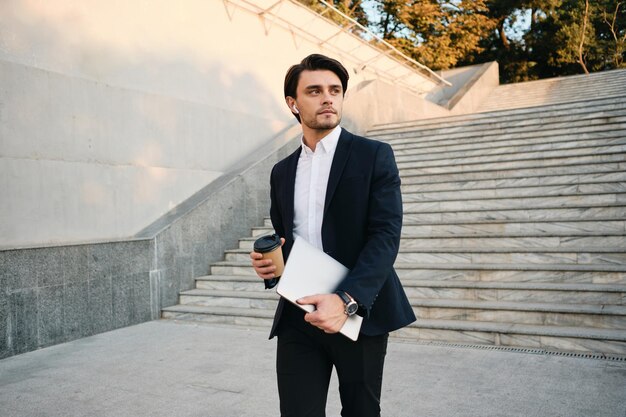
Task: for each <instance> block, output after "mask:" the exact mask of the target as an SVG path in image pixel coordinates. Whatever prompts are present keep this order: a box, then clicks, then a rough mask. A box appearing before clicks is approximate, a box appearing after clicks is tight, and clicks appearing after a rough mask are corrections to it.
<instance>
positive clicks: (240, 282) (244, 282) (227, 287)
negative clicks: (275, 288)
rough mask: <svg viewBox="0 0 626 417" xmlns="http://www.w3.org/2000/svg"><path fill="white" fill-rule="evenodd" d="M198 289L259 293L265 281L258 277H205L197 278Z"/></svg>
mask: <svg viewBox="0 0 626 417" xmlns="http://www.w3.org/2000/svg"><path fill="white" fill-rule="evenodd" d="M196 288H197V289H201V290H221V291H259V290H260V289H262V288H263V280H262V279H261V278H259V277H257V276H256V275H254V276H252V275H249V276H246V275H205V276H201V277H197V278H196Z"/></svg>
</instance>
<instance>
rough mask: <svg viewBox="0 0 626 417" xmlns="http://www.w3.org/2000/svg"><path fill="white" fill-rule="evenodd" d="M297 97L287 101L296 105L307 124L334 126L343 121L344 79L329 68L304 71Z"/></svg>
mask: <svg viewBox="0 0 626 417" xmlns="http://www.w3.org/2000/svg"><path fill="white" fill-rule="evenodd" d="M296 94H297V98H296V99H293V98H291V97H288V100H287V104H289V107H290V108H292V111H293V106H294V105H295V106H297V108H298V111H299V114H300V120H301V122H302V124H303V125H304V126H307V127H308V128H310V129H314V130H330V129H334V128H335V127H336V126H337V125H338V124H339V122H340V121H341V110H342V107H343V88H342V86H341V80H340V79H339V77H337V75H335V73H334V72H332V71H328V70H319V71H306V70H305V71H302V73H300V79H299V80H298V87H297V89H296Z"/></svg>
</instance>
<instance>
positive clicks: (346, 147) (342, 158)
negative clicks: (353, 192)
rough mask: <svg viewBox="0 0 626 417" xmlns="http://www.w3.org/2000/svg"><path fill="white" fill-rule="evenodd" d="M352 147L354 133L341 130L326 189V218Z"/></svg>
mask: <svg viewBox="0 0 626 417" xmlns="http://www.w3.org/2000/svg"><path fill="white" fill-rule="evenodd" d="M351 146H352V133H350V132H348V131H347V130H345V129H343V128H342V129H341V135H340V136H339V141H338V142H337V148H336V149H335V156H333V163H332V164H331V166H330V174H329V176H328V186H327V187H326V199H325V200H324V216H325V215H326V211H327V210H328V206H329V204H330V201H331V200H332V198H333V195H334V194H335V189H336V188H337V184H339V179H340V178H341V174H342V173H343V169H344V167H345V166H346V162H347V161H348V155H350V147H351Z"/></svg>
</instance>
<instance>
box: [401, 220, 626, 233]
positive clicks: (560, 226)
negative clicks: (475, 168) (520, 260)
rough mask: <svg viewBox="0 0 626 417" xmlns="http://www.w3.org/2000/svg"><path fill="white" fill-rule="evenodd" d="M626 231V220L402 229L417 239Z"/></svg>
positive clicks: (409, 225) (486, 223)
mask: <svg viewBox="0 0 626 417" xmlns="http://www.w3.org/2000/svg"><path fill="white" fill-rule="evenodd" d="M603 232H604V233H616V232H621V233H625V232H626V220H615V219H610V220H609V219H604V220H602V221H600V220H598V219H596V220H595V221H582V220H576V221H532V220H527V221H523V222H520V221H517V222H502V221H498V222H496V221H483V222H479V221H475V222H473V223H452V222H447V223H446V222H442V223H430V224H425V223H423V222H421V223H417V222H407V221H406V218H405V223H404V225H403V226H402V233H403V234H404V235H407V236H408V235H414V236H426V235H428V236H445V237H448V236H449V237H452V236H458V235H462V236H466V237H467V236H490V235H498V236H502V235H507V236H512V235H513V234H516V235H521V234H522V233H526V234H528V235H533V236H542V235H544V234H546V235H553V236H554V235H558V236H566V235H568V234H573V235H580V234H583V233H584V234H585V235H588V234H592V235H593V234H598V233H603Z"/></svg>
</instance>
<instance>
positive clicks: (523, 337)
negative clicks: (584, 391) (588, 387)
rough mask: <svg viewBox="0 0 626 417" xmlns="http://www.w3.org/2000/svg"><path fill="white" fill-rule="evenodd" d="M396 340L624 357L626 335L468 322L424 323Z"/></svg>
mask: <svg viewBox="0 0 626 417" xmlns="http://www.w3.org/2000/svg"><path fill="white" fill-rule="evenodd" d="M392 335H393V336H394V337H396V338H408V339H411V340H419V341H441V342H448V343H469V344H477V343H478V344H486V345H496V346H511V347H519V346H524V347H526V348H537V349H548V350H559V351H585V352H603V353H607V354H609V353H615V354H624V353H625V352H626V340H625V339H626V332H624V331H623V330H612V329H597V328H593V327H591V328H590V327H581V326H535V325H529V324H519V323H493V322H485V321H464V320H428V319H420V320H418V321H416V322H415V323H413V324H411V325H409V326H407V327H405V328H403V329H400V330H397V331H395V332H394V333H393V334H392Z"/></svg>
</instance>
